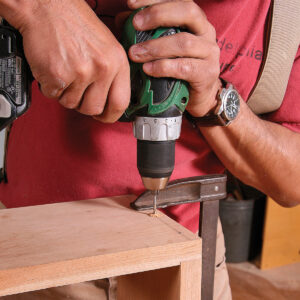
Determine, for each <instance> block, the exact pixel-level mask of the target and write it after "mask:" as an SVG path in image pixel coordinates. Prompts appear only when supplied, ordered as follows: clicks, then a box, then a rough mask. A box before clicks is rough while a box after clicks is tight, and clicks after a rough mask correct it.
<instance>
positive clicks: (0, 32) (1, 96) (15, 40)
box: [0, 20, 32, 131]
mask: <svg viewBox="0 0 300 300" xmlns="http://www.w3.org/2000/svg"><path fill="white" fill-rule="evenodd" d="M31 82H32V75H31V71H30V68H29V66H28V64H27V61H26V59H25V56H24V51H23V43H22V36H21V34H20V33H19V32H18V31H17V30H15V29H14V28H12V27H11V26H10V25H9V24H8V23H7V22H6V21H4V20H2V21H1V24H0V131H1V130H2V129H4V128H5V127H6V126H8V125H10V124H11V123H12V122H13V121H14V120H15V119H17V118H18V117H19V116H21V115H22V114H23V113H24V112H25V111H27V109H28V107H29V105H30V92H31Z"/></svg>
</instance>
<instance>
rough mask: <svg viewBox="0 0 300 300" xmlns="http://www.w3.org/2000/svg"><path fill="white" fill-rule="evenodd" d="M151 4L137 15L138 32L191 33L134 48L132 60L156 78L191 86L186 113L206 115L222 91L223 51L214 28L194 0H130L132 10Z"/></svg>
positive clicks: (162, 38) (135, 24)
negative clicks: (177, 30) (174, 29)
mask: <svg viewBox="0 0 300 300" xmlns="http://www.w3.org/2000/svg"><path fill="white" fill-rule="evenodd" d="M149 4H152V5H151V6H150V7H147V8H145V9H143V10H142V11H140V12H138V13H137V14H136V15H135V17H134V19H133V25H134V27H135V28H136V29H137V30H142V31H145V30H150V29H154V28H157V27H160V26H166V27H182V28H187V30H188V31H189V33H188V32H181V33H178V34H175V35H171V36H166V37H161V38H159V39H155V40H150V41H146V42H143V43H139V44H137V45H134V46H132V47H131V48H130V50H129V57H130V59H131V60H133V61H135V62H139V63H144V65H143V70H144V72H145V73H147V74H148V75H150V76H154V77H173V78H177V79H182V80H185V81H187V82H188V83H189V85H190V101H189V104H188V107H187V110H188V111H189V112H190V113H191V114H192V115H194V116H203V115H205V114H207V113H208V112H209V111H210V110H212V109H214V108H215V107H216V105H217V103H216V94H217V91H218V89H219V88H220V85H221V83H220V81H219V73H220V63H219V56H220V49H219V47H218V45H217V43H216V33H215V29H214V27H213V26H212V25H211V24H210V23H209V22H208V20H207V18H206V16H205V14H204V12H203V11H202V10H201V8H200V7H199V6H198V5H197V4H196V3H194V2H193V1H175V2H168V1H165V0H139V1H137V2H134V1H131V0H128V6H129V7H130V8H132V9H137V8H139V7H142V6H145V5H149Z"/></svg>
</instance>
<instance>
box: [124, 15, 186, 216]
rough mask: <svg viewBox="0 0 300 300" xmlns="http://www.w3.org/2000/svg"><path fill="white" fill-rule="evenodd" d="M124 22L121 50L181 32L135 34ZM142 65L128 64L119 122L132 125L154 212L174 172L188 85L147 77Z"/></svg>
mask: <svg viewBox="0 0 300 300" xmlns="http://www.w3.org/2000/svg"><path fill="white" fill-rule="evenodd" d="M136 12H137V11H135V12H133V13H132V14H131V15H130V16H129V18H128V19H127V21H126V23H125V27H124V32H123V40H122V43H123V46H124V48H125V50H126V51H128V50H129V48H130V46H132V45H133V44H137V43H140V42H144V41H146V40H150V39H156V38H160V37H163V36H168V35H172V34H176V33H177V32H180V29H179V28H158V29H155V30H150V31H137V30H135V28H134V27H133V25H132V19H133V17H134V15H135V13H136ZM142 67H143V66H142V64H139V63H133V62H130V74H131V75H130V76H131V93H132V94H131V100H130V105H129V107H128V109H127V110H126V112H125V114H124V115H123V117H122V118H121V121H133V131H134V136H135V138H136V139H137V167H138V170H139V173H140V175H141V177H142V181H143V184H144V186H145V188H146V189H147V190H150V191H152V192H153V194H154V203H153V207H154V212H155V210H156V199H157V195H158V191H160V190H162V189H164V188H165V187H166V185H167V183H168V180H169V178H170V176H171V174H172V172H173V169H174V162H175V141H176V140H177V139H178V138H179V136H180V131H181V123H182V114H183V112H184V110H185V107H186V105H187V103H188V99H189V92H188V88H187V83H185V82H183V81H181V80H176V79H173V78H154V77H149V76H147V75H146V74H145V73H144V72H143V69H142Z"/></svg>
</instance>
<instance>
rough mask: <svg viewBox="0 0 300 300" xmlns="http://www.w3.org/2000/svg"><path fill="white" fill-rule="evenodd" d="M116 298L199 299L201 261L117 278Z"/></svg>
mask: <svg viewBox="0 0 300 300" xmlns="http://www.w3.org/2000/svg"><path fill="white" fill-rule="evenodd" d="M117 299H118V300H141V299H143V300H153V299H155V300H201V260H200V259H198V260H191V261H185V262H182V263H181V265H180V266H177V267H171V268H165V269H160V270H155V271H150V272H143V273H137V274H131V275H125V276H121V277H119V278H118V297H117Z"/></svg>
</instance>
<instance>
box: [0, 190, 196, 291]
mask: <svg viewBox="0 0 300 300" xmlns="http://www.w3.org/2000/svg"><path fill="white" fill-rule="evenodd" d="M133 199H134V197H133V196H121V197H117V198H105V199H95V200H84V201H76V202H67V203H58V204H49V205H41V206H32V207H24V208H17V209H8V210H1V211H0V226H1V233H0V296H1V295H9V294H14V293H21V292H26V291H31V290H37V289H43V288H48V287H54V286H61V285H66V284H72V283H78V282H82V281H88V280H93V279H101V278H106V277H112V276H120V275H124V274H132V273H137V272H142V271H148V270H155V269H158V268H166V267H171V266H177V265H180V264H181V263H182V262H185V261H188V260H193V259H196V260H197V259H200V257H201V240H200V239H199V238H197V237H196V236H195V235H194V234H193V233H191V232H190V231H188V230H187V229H185V228H183V227H182V226H181V225H179V224H178V223H176V222H175V221H173V220H171V219H170V218H168V217H167V216H165V215H163V214H161V216H160V217H159V218H151V217H149V216H148V215H147V214H146V213H140V212H136V211H134V210H132V209H129V208H128V204H129V202H130V201H132V200H133Z"/></svg>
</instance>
